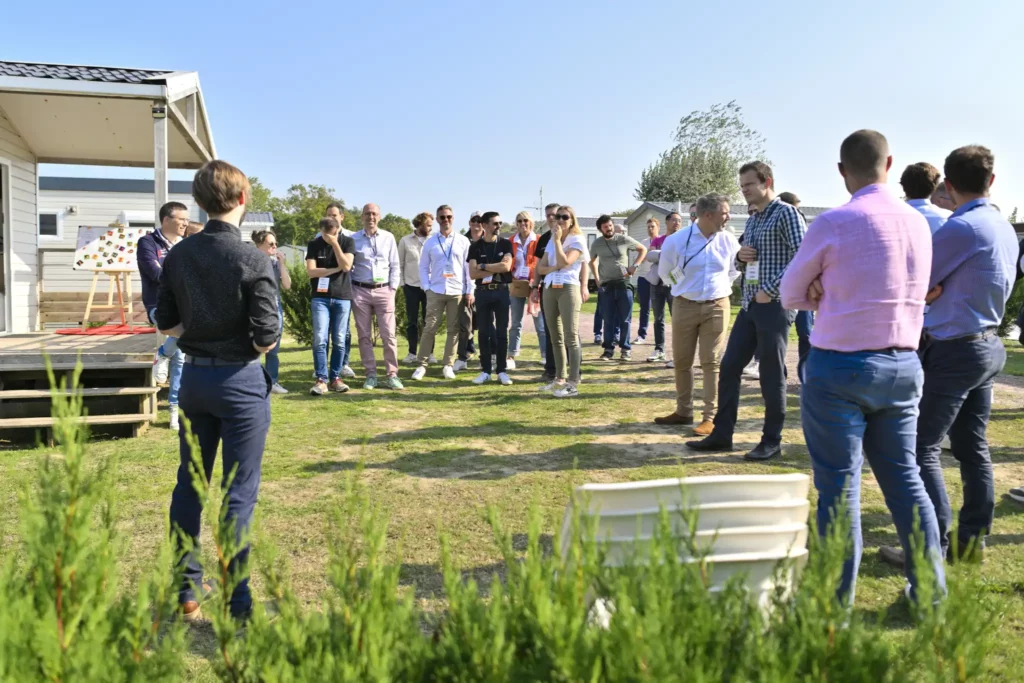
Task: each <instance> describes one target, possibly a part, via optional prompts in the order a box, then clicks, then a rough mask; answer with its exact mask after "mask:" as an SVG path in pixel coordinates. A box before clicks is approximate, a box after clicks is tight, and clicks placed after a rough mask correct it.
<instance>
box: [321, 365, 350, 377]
mask: <svg viewBox="0 0 1024 683" xmlns="http://www.w3.org/2000/svg"><path fill="white" fill-rule="evenodd" d="M313 375H314V377H315V376H316V373H313ZM341 376H342V377H344V378H345V379H352V378H353V377H355V376H356V371H355V370H353V369H352V368H351V367H349V366H348V365H346V366H345V367H343V368H342V369H341Z"/></svg>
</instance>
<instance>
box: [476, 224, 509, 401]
mask: <svg viewBox="0 0 1024 683" xmlns="http://www.w3.org/2000/svg"><path fill="white" fill-rule="evenodd" d="M480 222H481V223H482V224H483V226H484V235H483V237H481V238H480V239H479V240H477V241H476V242H474V243H473V244H472V245H471V246H470V248H469V257H468V258H469V276H470V277H471V278H473V279H474V280H476V296H475V297H474V298H475V300H476V317H477V323H478V324H479V331H480V369H481V373H480V374H479V375H478V376H477V377H476V379H474V380H473V384H483V383H484V382H486V381H487V380H488V379H491V378H496V379H497V380H498V381H500V382H501V383H502V385H504V386H508V385H510V384H512V378H511V377H509V376H508V373H507V372H506V370H507V366H506V362H507V358H508V316H509V307H510V305H511V302H510V301H509V296H508V286H509V283H511V282H512V272H511V271H512V243H511V242H509V241H508V240H507V239H503V238H499V237H498V231H499V230H501V216H500V215H499V214H498V212H497V211H488V212H487V213H485V214H484V215H483V216H481V217H480ZM495 362H496V363H497V367H496V368H495V367H494V366H493V365H492V363H495ZM494 371H497V376H496V377H495V375H494V374H493V373H494Z"/></svg>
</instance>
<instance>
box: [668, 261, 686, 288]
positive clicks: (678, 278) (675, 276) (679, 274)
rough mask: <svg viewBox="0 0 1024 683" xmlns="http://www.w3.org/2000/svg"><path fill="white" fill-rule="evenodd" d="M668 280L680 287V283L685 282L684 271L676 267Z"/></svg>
mask: <svg viewBox="0 0 1024 683" xmlns="http://www.w3.org/2000/svg"><path fill="white" fill-rule="evenodd" d="M668 279H669V280H670V281H671V282H672V284H673V285H678V284H679V283H680V282H682V281H683V269H682V268H680V267H679V266H676V267H675V268H673V269H672V272H671V273H669V274H668Z"/></svg>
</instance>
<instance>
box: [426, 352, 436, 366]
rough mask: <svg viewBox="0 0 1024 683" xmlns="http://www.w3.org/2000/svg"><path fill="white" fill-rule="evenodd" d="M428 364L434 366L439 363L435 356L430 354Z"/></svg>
mask: <svg viewBox="0 0 1024 683" xmlns="http://www.w3.org/2000/svg"><path fill="white" fill-rule="evenodd" d="M427 362H428V363H430V364H434V363H436V362H437V358H436V357H435V356H434V354H430V358H428V359H427Z"/></svg>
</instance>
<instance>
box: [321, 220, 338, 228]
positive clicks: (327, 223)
mask: <svg viewBox="0 0 1024 683" xmlns="http://www.w3.org/2000/svg"><path fill="white" fill-rule="evenodd" d="M340 227H341V225H340V224H339V223H338V221H336V220H334V219H333V218H321V219H320V229H321V230H337V229H338V228H340Z"/></svg>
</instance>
